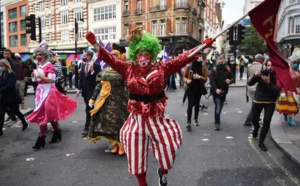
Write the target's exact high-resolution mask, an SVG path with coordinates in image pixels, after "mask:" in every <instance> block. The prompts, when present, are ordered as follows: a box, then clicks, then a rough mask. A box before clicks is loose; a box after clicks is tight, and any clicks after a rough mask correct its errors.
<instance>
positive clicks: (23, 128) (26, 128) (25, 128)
mask: <svg viewBox="0 0 300 186" xmlns="http://www.w3.org/2000/svg"><path fill="white" fill-rule="evenodd" d="M26 130H28V123H26V124H25V125H23V127H22V131H26Z"/></svg>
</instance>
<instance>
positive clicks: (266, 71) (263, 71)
mask: <svg viewBox="0 0 300 186" xmlns="http://www.w3.org/2000/svg"><path fill="white" fill-rule="evenodd" d="M260 73H261V75H264V76H269V74H270V72H269V71H268V70H267V69H265V70H262V71H261V72H260Z"/></svg>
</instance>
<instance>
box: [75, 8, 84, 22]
mask: <svg viewBox="0 0 300 186" xmlns="http://www.w3.org/2000/svg"><path fill="white" fill-rule="evenodd" d="M74 16H75V19H76V20H77V21H79V20H81V19H82V18H83V15H82V8H81V7H80V8H74Z"/></svg>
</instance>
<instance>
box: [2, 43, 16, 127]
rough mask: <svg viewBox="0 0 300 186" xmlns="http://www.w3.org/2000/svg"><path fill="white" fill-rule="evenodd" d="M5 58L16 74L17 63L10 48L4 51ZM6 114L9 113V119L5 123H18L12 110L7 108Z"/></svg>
mask: <svg viewBox="0 0 300 186" xmlns="http://www.w3.org/2000/svg"><path fill="white" fill-rule="evenodd" d="M3 56H4V58H5V59H6V60H7V61H8V62H9V64H10V66H11V70H12V71H13V72H14V73H15V74H16V61H15V59H13V58H12V52H11V50H10V49H8V48H6V49H4V51H3ZM16 86H17V85H16ZM6 112H7V115H8V117H7V119H6V120H5V122H9V121H10V120H11V121H12V122H13V123H16V122H17V118H16V116H15V115H14V114H12V112H11V111H10V108H7V110H6Z"/></svg>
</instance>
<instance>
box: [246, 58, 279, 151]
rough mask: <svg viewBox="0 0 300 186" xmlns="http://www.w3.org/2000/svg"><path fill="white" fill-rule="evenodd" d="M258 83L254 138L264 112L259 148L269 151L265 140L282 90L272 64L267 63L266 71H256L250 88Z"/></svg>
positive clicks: (253, 118)
mask: <svg viewBox="0 0 300 186" xmlns="http://www.w3.org/2000/svg"><path fill="white" fill-rule="evenodd" d="M256 83H257V87H256V91H255V95H254V100H253V105H252V123H253V126H254V130H253V132H252V136H253V138H256V137H257V135H258V131H259V128H260V125H259V123H258V122H259V117H260V114H261V112H262V110H264V118H263V124H262V129H261V131H260V136H259V143H258V146H259V148H260V149H261V150H262V151H267V150H268V149H267V147H266V146H265V144H264V141H265V138H266V136H267V134H268V131H269V128H270V123H271V120H272V116H273V113H274V111H275V106H276V102H277V99H278V97H279V93H280V90H279V88H278V87H277V85H276V73H275V72H274V70H273V68H272V62H271V61H268V62H267V68H266V69H265V70H258V71H256V73H255V75H254V76H252V77H251V79H250V80H249V82H248V85H249V86H252V85H254V84H256Z"/></svg>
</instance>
